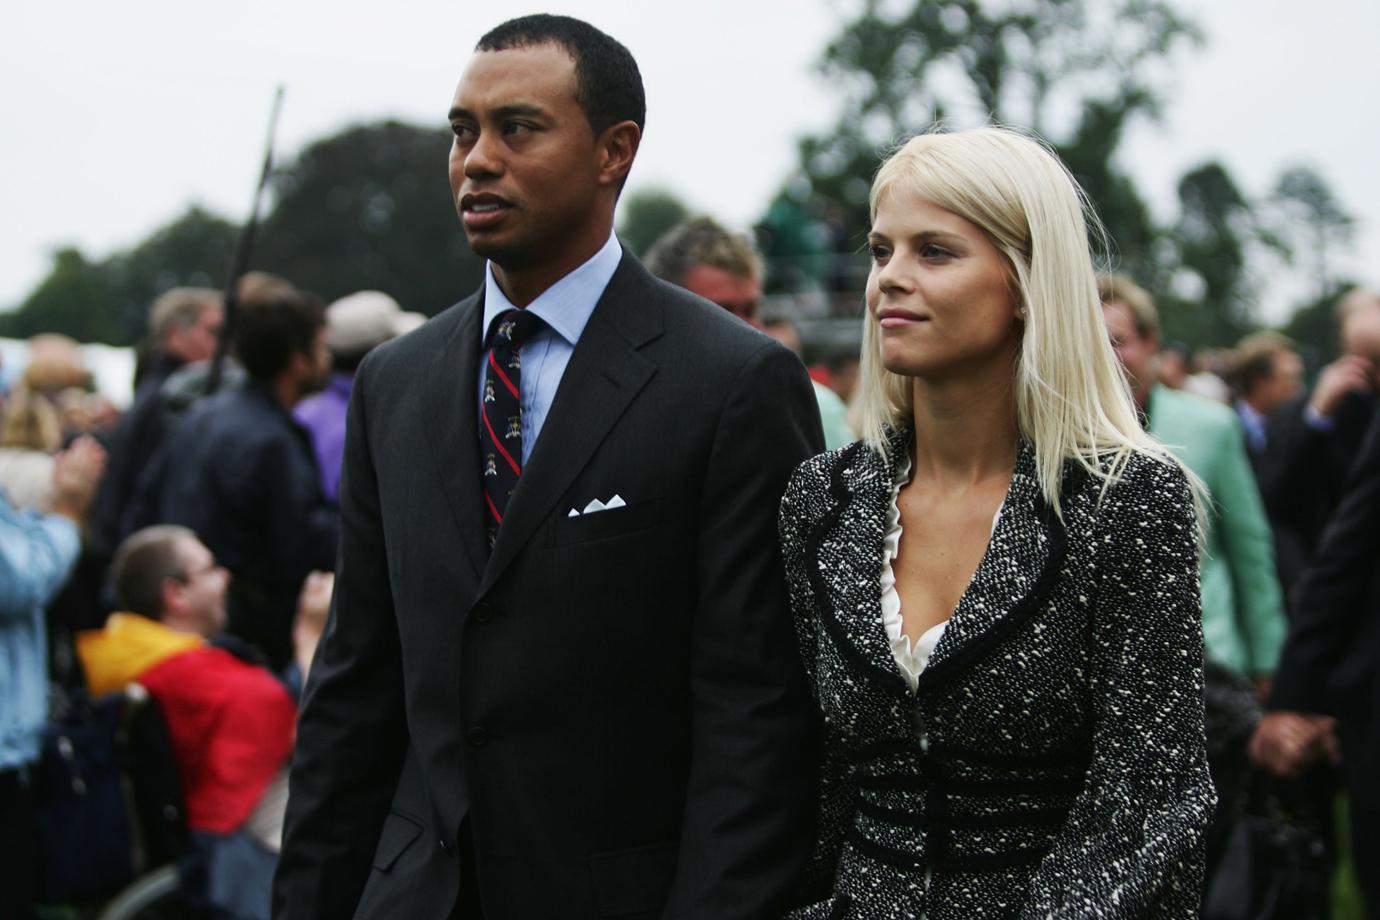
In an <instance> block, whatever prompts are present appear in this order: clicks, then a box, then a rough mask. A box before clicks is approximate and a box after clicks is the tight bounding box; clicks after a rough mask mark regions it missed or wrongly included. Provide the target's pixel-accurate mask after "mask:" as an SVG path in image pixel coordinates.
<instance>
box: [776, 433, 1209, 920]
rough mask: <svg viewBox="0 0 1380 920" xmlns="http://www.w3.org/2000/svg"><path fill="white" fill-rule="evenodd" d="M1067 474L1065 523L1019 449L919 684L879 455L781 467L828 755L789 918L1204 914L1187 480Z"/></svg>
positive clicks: (898, 437) (1136, 466) (1197, 629)
mask: <svg viewBox="0 0 1380 920" xmlns="http://www.w3.org/2000/svg"><path fill="white" fill-rule="evenodd" d="M908 444H909V432H907V431H900V432H893V433H892V445H891V446H892V449H891V451H890V453H891V456H892V457H893V458H898V459H899V458H900V457H901V456H903V454H904V452H905V451H906V450H907V449H908ZM1070 470H1071V471H1070V473H1069V474H1068V475H1067V476H1066V477H1065V482H1064V489H1063V491H1062V493H1061V505H1062V507H1063V519H1062V521H1061V520H1060V519H1059V518H1058V517H1057V516H1056V515H1055V514H1054V513H1053V511H1052V509H1050V508H1049V507H1048V506H1047V504H1046V503H1045V501H1044V500H1043V498H1042V496H1041V493H1040V490H1039V487H1038V484H1037V481H1036V479H1035V476H1034V474H1035V464H1034V456H1033V453H1032V451H1031V450H1030V448H1029V446H1028V445H1026V446H1023V447H1022V448H1021V450H1020V452H1019V456H1018V460H1017V463H1016V468H1015V473H1014V475H1013V476H1012V480H1011V485H1010V488H1009V490H1008V493H1007V497H1006V502H1005V505H1004V506H1003V510H1002V514H1001V517H1000V519H999V521H998V523H997V526H996V530H995V531H994V532H993V534H992V538H991V542H990V544H989V546H988V549H987V552H986V554H985V555H984V556H983V558H982V561H981V562H980V563H979V565H978V568H977V571H976V572H975V573H974V575H973V579H972V582H971V583H970V584H969V586H968V588H967V590H966V591H965V593H964V594H963V596H962V599H961V600H960V601H959V604H958V606H957V608H956V609H955V611H954V614H953V616H952V618H951V619H950V621H949V625H948V627H947V628H946V630H945V632H944V634H943V638H942V639H941V640H940V642H939V644H938V646H937V647H936V648H935V650H934V653H933V655H932V657H931V658H930V662H929V665H928V667H927V668H926V669H925V670H924V672H923V673H922V674H921V676H920V682H919V686H918V688H917V689H916V691H915V692H911V690H910V688H909V686H908V685H907V684H906V682H905V680H904V679H903V678H902V676H901V673H900V671H899V670H898V669H897V666H896V664H895V661H894V659H893V658H892V655H891V651H890V647H889V645H888V641H887V636H886V632H885V628H884V626H883V624H882V619H881V586H880V580H879V579H880V572H881V565H882V554H883V549H882V537H883V530H884V524H885V517H886V512H887V509H888V507H889V505H890V499H891V484H892V481H893V474H894V472H895V467H894V464H891V463H888V462H886V460H885V459H884V458H883V457H882V456H881V455H879V454H878V453H877V452H875V451H873V450H871V449H869V448H867V447H865V446H864V445H862V444H861V443H859V444H854V445H852V446H851V447H848V448H844V449H842V450H839V451H833V452H830V453H826V454H822V455H820V456H818V457H815V458H814V459H812V460H809V461H806V462H805V463H804V464H802V465H801V466H800V467H799V468H798V469H797V470H796V472H795V475H794V476H793V477H792V479H791V482H790V485H789V486H788V488H787V491H786V494H785V497H784V498H783V500H782V504H781V540H782V547H783V554H784V557H785V562H786V571H787V576H788V578H789V582H790V590H791V602H792V607H793V611H794V615H795V620H796V624H797V629H798V633H799V640H800V645H801V650H802V654H803V656H804V659H805V664H806V668H807V670H808V672H809V674H810V677H811V680H812V683H813V687H814V691H815V695H816V697H817V700H818V702H819V705H820V708H821V710H822V712H823V717H824V725H825V748H826V753H825V769H824V777H823V780H822V784H821V810H820V816H819V842H818V847H817V852H816V859H815V865H814V867H813V868H814V873H813V876H814V877H813V887H814V891H813V892H812V893H811V894H809V895H807V898H806V900H809V901H811V902H812V903H810V904H809V906H806V907H803V908H801V909H800V910H799V911H797V912H796V913H795V914H793V915H792V917H793V918H799V920H825V918H828V920H840V918H858V920H874V918H917V917H920V916H922V915H923V916H924V917H925V918H927V920H951V918H952V920H976V918H992V917H1020V918H1036V917H1039V918H1046V917H1057V918H1132V917H1134V918H1184V920H1187V918H1194V917H1197V916H1198V910H1199V903H1200V899H1201V888H1202V874H1203V865H1202V862H1203V831H1204V828H1205V827H1206V825H1207V823H1208V819H1209V816H1210V814H1211V812H1212V807H1213V804H1214V802H1215V798H1216V797H1215V793H1214V792H1213V789H1212V784H1211V781H1210V780H1209V778H1208V771H1207V761H1206V758H1205V754H1204V736H1203V697H1202V695H1203V688H1202V627H1201V623H1200V619H1199V617H1200V614H1199V601H1198V559H1197V542H1196V530H1195V524H1194V517H1193V503H1192V499H1191V494H1190V491H1189V486H1188V483H1187V481H1186V479H1185V477H1184V475H1183V474H1182V472H1181V471H1180V470H1179V469H1178V468H1176V467H1173V466H1169V465H1166V464H1163V463H1160V462H1158V461H1156V460H1153V459H1151V458H1149V457H1144V456H1136V457H1135V458H1133V459H1132V461H1131V463H1130V464H1129V465H1128V467H1127V469H1126V470H1125V472H1124V474H1123V476H1122V478H1121V479H1120V480H1119V481H1118V483H1117V484H1116V485H1114V486H1113V487H1111V488H1110V489H1108V490H1107V491H1106V494H1105V496H1101V495H1100V493H1101V483H1100V482H1099V481H1097V480H1096V479H1095V478H1094V477H1091V476H1087V475H1086V474H1085V473H1082V472H1081V471H1078V470H1077V468H1076V467H1075V466H1074V465H1073V464H1070ZM1099 497H1101V501H1100V502H1099ZM907 523H909V522H907ZM918 526H923V523H921V524H920V525H918Z"/></svg>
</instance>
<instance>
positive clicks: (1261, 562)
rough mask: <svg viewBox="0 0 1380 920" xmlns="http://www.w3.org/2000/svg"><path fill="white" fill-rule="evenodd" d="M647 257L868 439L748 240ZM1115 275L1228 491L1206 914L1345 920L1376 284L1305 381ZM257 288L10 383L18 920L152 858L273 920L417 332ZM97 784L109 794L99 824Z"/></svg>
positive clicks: (1147, 382)
mask: <svg viewBox="0 0 1380 920" xmlns="http://www.w3.org/2000/svg"><path fill="white" fill-rule="evenodd" d="M646 262H647V264H648V267H649V268H650V269H651V270H652V271H653V272H654V273H656V274H658V275H659V276H661V277H662V278H663V279H665V280H667V281H669V282H671V283H674V284H679V285H681V286H683V287H686V288H688V289H690V290H691V291H694V292H695V293H698V294H700V295H702V296H703V297H705V298H707V299H709V300H711V301H713V302H715V303H717V304H719V305H720V306H721V307H723V308H724V309H726V310H728V311H730V312H732V313H733V314H735V315H736V316H738V317H739V318H740V319H742V320H743V321H744V322H747V323H750V324H752V325H754V326H756V327H757V328H759V329H761V330H762V331H763V332H765V333H766V334H768V335H771V336H773V337H774V338H777V339H778V340H780V341H781V342H783V343H784V344H786V345H787V346H788V347H790V348H792V349H793V350H794V351H796V353H797V354H800V355H801V356H802V359H808V360H807V366H808V367H809V369H810V373H811V376H812V378H813V379H814V381H815V390H816V396H817V400H818V404H819V409H820V414H821V418H822V420H823V422H824V428H825V432H826V438H827V441H828V446H829V447H831V448H833V447H839V446H842V445H844V444H847V443H849V442H851V441H853V440H855V439H856V438H857V428H856V425H857V419H856V415H855V413H854V405H855V403H856V396H857V394H856V392H855V391H856V381H857V367H858V355H857V349H856V347H855V346H854V347H850V348H839V347H837V346H834V345H829V346H825V347H819V346H816V345H815V344H814V343H809V342H805V343H802V341H801V338H800V335H799V332H798V330H797V328H796V326H795V324H794V322H793V317H792V316H791V315H790V314H789V313H787V312H786V311H785V310H784V309H773V304H772V302H771V301H770V300H768V299H764V296H763V288H762V277H763V268H762V260H761V257H760V255H759V254H758V253H757V251H756V250H755V248H754V246H753V245H752V243H751V242H750V241H749V240H748V239H747V238H745V237H743V236H741V235H738V234H735V233H730V232H728V231H726V230H724V229H723V228H722V227H720V226H719V225H718V224H717V223H715V222H714V221H713V220H710V219H709V218H695V219H692V220H690V221H687V222H686V223H684V224H682V225H680V226H678V227H676V228H674V229H673V230H672V231H670V232H669V233H668V234H667V235H666V236H665V237H663V238H662V239H661V240H660V241H659V242H658V243H657V244H656V245H655V246H654V247H653V248H652V249H651V250H650V251H649V253H648V254H647V258H646ZM1101 284H1102V290H1101V293H1102V299H1103V304H1104V310H1105V315H1106V319H1107V324H1108V334H1109V336H1110V338H1111V341H1112V344H1113V346H1114V348H1115V350H1116V352H1117V354H1118V356H1119V358H1120V359H1121V361H1122V363H1123V365H1124V367H1125V369H1126V372H1127V379H1128V382H1129V383H1130V385H1131V389H1132V392H1133V395H1134V396H1135V398H1136V402H1137V405H1138V406H1139V407H1140V409H1141V412H1142V418H1143V420H1144V423H1145V424H1146V426H1147V427H1148V429H1149V430H1150V431H1151V432H1152V433H1154V434H1155V435H1156V436H1158V437H1159V438H1160V439H1161V440H1162V441H1164V442H1165V443H1166V444H1168V445H1169V446H1170V447H1171V448H1172V449H1173V450H1175V451H1176V452H1177V453H1179V455H1180V456H1181V458H1182V459H1183V460H1184V461H1185V463H1186V464H1187V465H1188V466H1189V467H1190V468H1191V469H1193V471H1194V472H1195V473H1197V475H1198V476H1199V477H1200V478H1201V479H1202V480H1203V482H1204V483H1205V484H1206V485H1207V487H1208V490H1209V493H1210V494H1211V496H1212V499H1213V507H1212V508H1211V509H1209V514H1208V516H1207V520H1208V525H1207V532H1206V534H1205V543H1204V546H1205V551H1204V554H1203V562H1202V572H1201V591H1202V602H1203V627H1204V636H1205V643H1206V657H1207V660H1208V667H1207V700H1208V723H1207V732H1208V740H1209V750H1210V753H1211V761H1212V762H1211V767H1212V771H1213V778H1214V781H1215V782H1216V784H1217V787H1218V790H1219V795H1220V803H1219V809H1218V817H1217V822H1216V825H1215V827H1214V828H1213V832H1212V837H1211V843H1210V853H1209V882H1208V907H1207V910H1208V915H1209V916H1214V914H1212V910H1213V904H1214V900H1213V899H1214V898H1217V899H1218V903H1219V904H1233V903H1239V902H1240V899H1241V898H1243V897H1245V898H1247V899H1248V900H1249V899H1250V898H1252V897H1255V895H1254V894H1252V891H1256V892H1259V891H1262V890H1264V889H1266V888H1270V887H1271V886H1274V887H1275V888H1277V887H1278V886H1279V885H1280V884H1286V883H1287V884H1288V885H1291V886H1293V889H1295V890H1293V893H1294V895H1296V896H1298V892H1299V891H1301V892H1304V895H1303V897H1304V898H1305V900H1307V899H1311V900H1312V902H1313V903H1314V904H1315V906H1316V908H1317V909H1316V910H1315V911H1314V912H1313V913H1310V914H1306V915H1300V916H1319V917H1325V916H1328V913H1327V909H1328V908H1327V891H1328V886H1329V885H1330V884H1331V882H1330V879H1331V878H1332V875H1333V873H1334V871H1335V870H1336V869H1337V868H1338V866H1339V863H1344V862H1345V860H1346V859H1347V858H1348V854H1354V856H1355V859H1356V860H1357V863H1358V865H1362V866H1370V867H1372V868H1374V867H1376V866H1377V858H1376V856H1377V851H1378V850H1380V841H1377V832H1380V802H1377V800H1376V797H1375V791H1374V790H1375V786H1374V782H1373V780H1371V781H1369V782H1367V778H1366V777H1367V771H1368V770H1373V769H1374V768H1375V767H1377V766H1380V763H1376V759H1377V758H1376V755H1375V753H1374V752H1375V750H1376V749H1377V748H1380V742H1377V740H1376V739H1375V738H1374V736H1373V732H1374V728H1372V726H1371V719H1372V718H1373V715H1372V713H1371V712H1370V706H1371V696H1370V691H1369V689H1368V688H1369V686H1370V684H1369V683H1368V682H1369V681H1371V680H1372V678H1371V675H1372V674H1374V672H1375V669H1376V666H1377V658H1378V657H1380V656H1378V655H1377V647H1378V646H1380V633H1378V632H1377V628H1376V626H1375V621H1376V619H1377V618H1376V616H1375V615H1374V614H1375V606H1374V605H1375V601H1376V599H1377V597H1380V595H1377V594H1376V593H1375V591H1376V589H1377V588H1380V582H1377V581H1376V569H1377V567H1376V565H1375V560H1374V554H1373V551H1372V550H1373V546H1374V543H1375V539H1376V536H1377V534H1380V520H1377V519H1376V518H1374V517H1372V511H1371V507H1370V506H1371V505H1372V504H1375V505H1377V511H1380V503H1377V502H1374V501H1372V500H1371V499H1372V497H1373V494H1374V493H1375V491H1376V490H1377V489H1380V415H1377V410H1380V395H1378V394H1380V294H1377V293H1376V292H1373V291H1367V290H1355V291H1352V292H1350V293H1349V294H1347V295H1346V296H1344V297H1343V298H1342V299H1341V300H1340V301H1339V303H1338V304H1337V310H1336V323H1337V341H1338V345H1339V350H1340V355H1339V357H1337V358H1336V359H1335V360H1333V361H1331V362H1330V363H1328V364H1326V365H1325V366H1323V367H1320V368H1315V369H1311V370H1312V373H1311V374H1310V369H1309V368H1307V367H1306V366H1305V362H1304V360H1303V359H1302V358H1301V356H1300V354H1299V352H1298V350H1297V348H1296V347H1295V345H1294V344H1293V343H1292V342H1290V341H1289V340H1288V339H1287V338H1285V337H1283V336H1281V335H1279V334H1276V333H1271V332H1262V333H1257V334H1255V335H1251V336H1249V337H1247V338H1245V339H1243V340H1242V341H1241V342H1240V343H1239V344H1238V345H1237V347H1235V348H1233V349H1225V350H1224V349H1211V350H1203V351H1198V352H1192V351H1190V350H1189V349H1188V348H1186V347H1185V346H1183V345H1181V344H1178V343H1163V342H1161V341H1160V334H1159V323H1158V318H1157V315H1156V311H1155V307H1154V304H1153V302H1152V300H1151V299H1150V297H1149V295H1148V294H1147V293H1146V292H1145V291H1144V290H1142V289H1140V288H1139V287H1138V286H1137V285H1136V284H1135V283H1134V281H1132V280H1131V279H1129V278H1124V277H1120V276H1106V277H1104V278H1102V279H1101ZM234 293H235V303H234V305H233V309H231V310H227V309H226V305H225V304H224V303H223V300H222V295H221V294H220V292H217V291H213V290H208V289H200V288H177V289H173V290H170V291H168V292H166V293H165V294H163V295H162V296H161V297H159V298H158V300H157V301H156V302H155V303H153V304H152V305H151V308H150V311H149V335H148V340H147V342H146V343H145V345H144V346H143V347H141V349H140V352H139V358H138V363H137V369H136V372H135V391H134V392H135V395H134V399H133V402H132V404H131V405H130V406H129V407H128V408H127V409H126V410H125V411H123V412H119V411H117V410H116V409H115V408H114V406H113V404H112V403H111V401H110V400H109V399H106V398H105V397H104V396H102V394H100V393H99V392H95V391H94V387H93V385H92V378H91V375H90V374H89V373H88V372H87V371H86V370H85V368H84V367H83V366H82V363H81V357H80V352H79V350H78V349H77V348H76V346H75V343H72V342H71V341H69V340H66V339H63V338H62V337H59V336H39V337H36V338H34V339H33V340H31V342H30V343H29V352H28V356H27V360H26V362H25V363H24V365H23V366H22V367H14V368H9V369H8V372H9V373H8V375H7V379H8V381H9V383H8V392H6V393H5V394H4V404H3V421H2V422H0V489H3V496H4V497H3V499H0V576H3V577H2V578H0V660H2V661H3V662H4V667H3V668H0V805H2V806H3V810H4V816H5V817H4V820H3V821H0V876H3V878H0V916H3V917H24V916H29V915H30V914H31V912H32V911H33V909H34V908H33V905H35V904H48V905H54V904H67V905H69V906H70V905H76V906H75V907H70V909H71V910H80V908H81V905H90V904H95V903H100V902H103V901H105V900H107V899H109V898H110V897H111V896H112V895H113V894H114V893H115V892H116V891H118V890H119V889H120V888H121V887H123V886H125V885H127V884H128V883H129V882H131V881H133V880H134V878H135V877H136V876H138V875H140V874H141V873H144V872H147V871H148V870H151V869H154V868H156V867H157V866H159V865H161V864H175V865H176V866H178V876H177V877H178V879H179V880H180V881H179V883H180V884H181V885H182V887H183V893H182V896H183V898H184V899H185V900H186V901H187V902H188V903H189V904H192V905H193V906H194V907H197V908H198V909H200V910H203V911H205V912H206V913H207V915H213V916H235V917H264V916H267V911H268V891H269V884H270V880H271V877H272V873H273V868H274V863H275V859H276V855H275V854H276V851H277V847H278V843H279V839H280V835H281V828H282V816H283V808H284V803H285V798H286V786H285V773H286V768H287V762H288V759H289V758H290V755H291V749H292V743H293V733H294V720H295V716H296V709H297V705H298V699H299V695H300V693H301V690H302V687H303V683H304V679H305V676H306V673H307V671H308V669H309V667H310V663H311V658H312V653H313V651H314V649H315V645H316V641H317V638H318V637H319V636H320V635H321V632H322V630H323V628H324V626H325V622H326V618H327V609H328V607H329V604H330V596H331V590H332V575H331V574H330V573H331V570H332V567H333V565H334V554H335V546H336V541H337V530H338V514H337V509H336V505H335V502H336V496H337V495H338V494H339V488H340V482H339V480H340V474H341V457H342V451H343V447H344V431H345V412H346V405H347V402H348V400H349V395H350V390H351V386H352V381H353V376H354V372H355V370H356V369H357V368H358V367H359V366H360V363H361V362H362V361H363V360H365V358H366V356H367V355H368V353H369V352H370V351H371V350H372V349H373V348H375V347H377V346H378V345H380V344H382V343H384V342H386V341H388V340H389V339H391V338H393V337H395V336H397V335H400V334H404V333H406V332H407V331H409V330H410V329H412V328H414V327H415V326H417V325H419V324H420V323H421V322H422V321H423V317H421V316H420V315H418V314H414V313H408V312H405V311H403V310H402V309H401V307H400V306H399V305H398V304H397V303H396V302H395V301H393V300H392V299H391V298H390V297H389V296H388V295H386V294H383V293H380V292H377V291H362V292H359V293H356V294H353V295H351V296H348V297H345V298H343V299H341V300H339V301H337V302H335V303H333V304H331V305H330V306H329V307H326V306H325V305H324V304H323V303H322V302H321V301H320V300H319V299H318V298H316V297H315V296H313V295H311V294H309V293H307V292H304V291H301V290H298V289H297V288H296V287H294V286H293V285H292V284H291V283H290V282H289V281H287V280H285V279H281V278H277V277H273V276H269V275H264V274H250V275H248V276H246V277H245V278H243V279H242V280H241V281H240V283H239V286H238V287H237V289H236V291H235V292H234ZM222 345H224V346H226V347H225V348H224V349H223V350H224V351H225V354H223V355H218V352H219V351H221V350H222V348H221V346H222ZM1310 377H1311V378H1312V380H1313V382H1312V384H1311V385H1309V384H1308V383H1307V381H1308V379H1310ZM437 423H438V424H445V422H444V421H443V420H438V422H437ZM130 688H137V689H130ZM112 699H114V700H116V702H115V703H114V704H110V703H109V702H108V701H110V700H112ZM149 700H152V701H153V702H154V703H156V706H154V707H149V706H148V705H147V703H148V701H149ZM150 714H152V715H153V718H150ZM102 720H104V721H102ZM149 724H152V728H151V729H148V730H146V729H147V727H148V725H149ZM101 726H105V728H104V729H102V728H101ZM132 726H142V727H141V728H139V730H137V731H136V730H134V728H132ZM141 771H142V772H141ZM132 774H133V775H132ZM102 777H107V778H108V777H114V779H113V782H114V785H113V786H112V787H111V788H112V789H114V792H113V793H111V795H112V796H113V799H111V800H110V801H107V802H106V803H105V804H104V805H93V804H92V802H93V801H94V800H95V798H96V795H95V793H94V791H93V790H94V789H95V788H96V786H97V784H98V783H99V782H101V781H102ZM131 789H133V792H132V793H131V792H130V790H131ZM1339 802H1346V803H1348V805H1349V810H1348V808H1347V807H1339V805H1338V803H1339ZM151 803H152V804H151ZM1262 822H1265V824H1266V825H1267V829H1270V830H1271V832H1272V833H1275V834H1276V837H1278V836H1279V831H1280V829H1281V828H1284V829H1287V830H1288V834H1287V835H1286V837H1287V841H1286V844H1285V845H1284V846H1285V847H1286V849H1288V848H1292V849H1289V853H1288V855H1289V859H1288V860H1287V865H1288V870H1287V871H1283V870H1280V871H1278V872H1276V873H1275V874H1274V875H1273V876H1271V877H1265V876H1264V875H1262V873H1261V870H1260V868H1259V866H1257V865H1255V863H1254V862H1252V858H1254V857H1252V856H1251V854H1257V855H1258V852H1259V843H1258V841H1257V843H1256V845H1255V846H1254V848H1253V847H1252V844H1251V840H1250V837H1251V835H1256V836H1258V835H1259V834H1260V833H1261V831H1260V827H1261V824H1262ZM1348 824H1349V825H1350V826H1349V828H1348V826H1347V825H1348ZM35 840H37V841H38V843H37V845H36V844H35ZM97 844H100V845H97ZM106 844H109V845H106ZM112 853H113V855H111V854H112ZM1243 854H1246V855H1244V856H1243ZM1243 860H1244V862H1243ZM1343 868H1345V866H1343ZM1358 874H1359V875H1361V876H1362V878H1361V884H1362V885H1367V884H1369V885H1374V884H1375V883H1376V882H1375V879H1374V876H1373V875H1371V876H1368V878H1369V881H1367V876H1366V873H1365V872H1364V871H1362V872H1360V873H1358ZM1243 892H1244V894H1243ZM56 909H57V908H51V907H50V908H48V910H50V911H51V910H56ZM59 915H64V914H59ZM65 915H67V916H70V915H73V914H70V913H69V914H65ZM1217 915H1221V916H1226V915H1227V914H1217ZM1233 916H1235V915H1234V914H1233Z"/></svg>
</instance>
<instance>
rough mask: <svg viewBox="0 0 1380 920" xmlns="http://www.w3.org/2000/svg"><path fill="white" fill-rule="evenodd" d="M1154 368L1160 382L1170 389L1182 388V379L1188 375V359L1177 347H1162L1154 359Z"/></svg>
mask: <svg viewBox="0 0 1380 920" xmlns="http://www.w3.org/2000/svg"><path fill="white" fill-rule="evenodd" d="M1155 368H1156V370H1157V371H1158V374H1159V380H1160V383H1162V384H1164V385H1165V386H1167V387H1169V388H1170V389H1171V390H1181V389H1183V386H1184V379H1185V378H1187V377H1188V361H1187V360H1186V359H1185V358H1184V353H1183V352H1182V351H1180V350H1179V349H1177V348H1166V349H1164V350H1163V351H1161V352H1160V353H1159V356H1158V358H1157V359H1156V362H1155Z"/></svg>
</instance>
